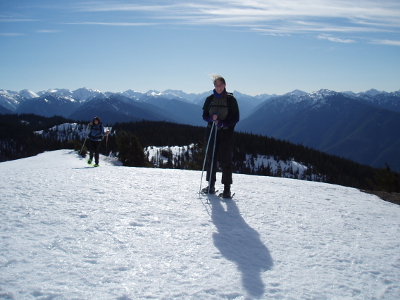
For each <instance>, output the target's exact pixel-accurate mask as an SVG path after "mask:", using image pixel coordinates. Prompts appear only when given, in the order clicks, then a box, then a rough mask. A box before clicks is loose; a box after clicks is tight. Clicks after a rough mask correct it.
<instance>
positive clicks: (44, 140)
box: [0, 114, 377, 189]
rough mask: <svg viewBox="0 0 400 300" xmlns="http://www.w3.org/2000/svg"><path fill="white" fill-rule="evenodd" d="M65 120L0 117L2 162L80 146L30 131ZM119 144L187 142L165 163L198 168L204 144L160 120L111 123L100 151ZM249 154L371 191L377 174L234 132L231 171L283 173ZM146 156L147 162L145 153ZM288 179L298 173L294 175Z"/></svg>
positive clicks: (199, 132)
mask: <svg viewBox="0 0 400 300" xmlns="http://www.w3.org/2000/svg"><path fill="white" fill-rule="evenodd" d="M68 122H73V121H71V120H66V119H64V118H62V117H52V118H45V117H39V116H35V115H23V114H22V115H16V114H15V115H2V116H1V121H0V143H1V149H2V151H1V156H0V160H1V161H6V160H11V159H17V158H22V157H27V156H31V155H36V154H38V153H40V152H43V151H49V150H56V149H63V148H71V149H73V148H79V147H81V146H82V143H83V139H82V138H80V137H79V135H78V134H76V138H75V139H76V140H78V141H75V142H72V141H66V140H64V141H61V140H59V139H57V138H55V137H56V136H57V135H56V134H54V133H53V135H51V136H52V138H50V137H48V136H49V135H43V136H42V135H38V134H34V133H33V132H34V131H36V130H43V129H48V128H51V127H52V126H55V125H58V124H62V123H68ZM104 125H107V124H104ZM133 139H134V140H133ZM121 143H122V144H124V149H125V150H123V151H127V152H128V154H129V151H130V150H129V148H127V147H126V144H128V143H131V144H132V143H133V144H135V147H136V148H134V149H138V147H137V146H139V148H140V149H141V150H142V149H143V148H145V147H149V146H185V145H191V144H193V145H194V146H193V147H192V149H191V153H182V156H186V157H187V159H181V160H180V161H179V163H173V162H171V163H170V164H166V165H164V166H163V167H170V168H185V169H195V170H201V169H202V163H203V157H204V149H205V143H206V141H205V127H201V126H190V125H182V124H176V123H169V122H161V121H160V122H159V121H140V122H130V123H117V124H114V125H113V130H112V133H111V134H110V136H109V138H108V141H107V145H105V142H104V143H103V146H102V152H103V154H107V155H109V154H110V153H113V154H117V153H119V152H120V151H121V148H122V146H121V145H122V144H121ZM132 147H133V146H132ZM132 149H133V148H132ZM141 150H134V151H141ZM249 155H251V156H252V157H254V158H256V156H257V155H264V156H268V157H272V158H274V159H275V160H276V161H290V160H294V161H296V162H298V163H301V164H303V165H305V166H306V167H307V175H309V176H310V177H305V178H299V179H308V178H312V175H315V176H317V178H319V179H318V180H320V181H324V182H328V183H333V184H340V185H345V186H352V187H357V188H362V189H371V188H372V186H371V183H372V182H374V177H375V175H376V174H377V169H374V168H372V167H369V166H364V165H360V164H358V163H355V162H353V161H350V160H347V159H343V158H340V157H337V156H333V155H328V154H325V153H323V152H320V151H316V150H314V149H310V148H308V147H305V146H302V145H295V144H292V143H289V142H287V141H282V140H277V139H274V138H269V137H266V136H261V135H255V134H247V133H240V132H236V133H235V142H234V153H233V163H234V169H235V170H234V171H235V172H237V173H242V174H256V175H268V176H281V174H280V173H279V172H278V173H277V172H274V173H272V172H271V169H270V168H269V167H268V166H262V167H261V168H260V167H259V168H255V167H252V166H251V165H248V164H245V163H244V161H245V160H246V157H248V156H249ZM189 156H190V158H189ZM139 157H144V156H139ZM144 159H145V160H146V157H144ZM137 166H139V165H137ZM140 166H151V165H150V163H149V162H148V161H147V163H146V162H143V164H141V165H140ZM292 178H297V177H296V176H293V177H292ZM367 179H368V180H369V182H368V181H367Z"/></svg>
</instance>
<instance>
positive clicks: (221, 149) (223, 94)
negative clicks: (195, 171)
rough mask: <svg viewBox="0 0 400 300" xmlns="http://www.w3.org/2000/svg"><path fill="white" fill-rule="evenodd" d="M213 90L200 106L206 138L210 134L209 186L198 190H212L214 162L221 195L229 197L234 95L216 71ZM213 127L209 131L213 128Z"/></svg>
mask: <svg viewBox="0 0 400 300" xmlns="http://www.w3.org/2000/svg"><path fill="white" fill-rule="evenodd" d="M213 77H214V87H215V89H214V91H213V94H212V95H210V96H208V97H207V99H206V101H205V102H204V106H203V120H204V121H206V122H208V126H207V140H208V138H209V136H210V133H211V134H212V136H211V138H210V144H209V148H208V153H207V181H208V184H209V186H208V187H206V188H204V189H203V190H202V191H203V192H205V193H208V192H210V193H212V194H214V193H215V181H216V170H217V162H219V164H220V167H221V169H222V179H221V183H222V184H223V185H224V192H223V193H222V194H221V196H222V197H223V198H231V184H232V150H233V132H234V129H235V126H236V123H237V122H239V119H240V117H239V106H238V104H237V101H236V99H235V97H233V95H232V94H231V93H227V91H226V83H225V79H224V78H223V77H221V76H219V75H214V76H213ZM213 122H214V127H215V128H214V130H213V131H212V132H211V129H212V128H213ZM215 134H216V135H217V139H216V144H215V152H214V163H213V168H212V170H210V169H211V161H212V156H213V150H214V138H215Z"/></svg>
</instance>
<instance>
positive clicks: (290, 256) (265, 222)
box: [0, 150, 400, 300]
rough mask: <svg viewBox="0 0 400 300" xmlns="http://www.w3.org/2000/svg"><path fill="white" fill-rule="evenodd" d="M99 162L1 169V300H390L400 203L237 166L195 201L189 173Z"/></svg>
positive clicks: (70, 157) (39, 160)
mask: <svg viewBox="0 0 400 300" xmlns="http://www.w3.org/2000/svg"><path fill="white" fill-rule="evenodd" d="M100 164H101V167H100V168H92V167H88V166H87V165H86V163H85V160H84V159H83V158H80V157H79V156H78V155H77V154H76V153H74V152H72V151H70V150H59V151H54V152H47V153H43V154H40V155H38V156H35V157H30V158H25V159H20V160H15V161H8V162H3V163H0V210H1V212H2V213H1V216H0V233H1V243H0V253H1V254H0V299H37V300H38V299H118V300H122V299H124V300H128V299H350V298H351V299H399V298H400V218H399V217H400V206H397V205H395V204H392V203H388V202H384V201H382V200H380V199H379V198H377V197H376V196H373V195H369V194H365V193H362V192H360V191H358V190H356V189H353V188H347V187H342V186H337V185H329V184H325V183H317V182H309V181H302V180H293V179H284V178H275V177H261V176H248V175H237V174H235V175H234V185H233V186H232V189H233V190H234V191H235V192H236V196H235V198H234V201H226V202H222V201H220V200H219V199H216V198H215V197H211V199H210V201H211V203H210V204H207V203H206V202H207V197H205V196H200V195H198V194H197V192H198V190H199V187H200V178H201V172H199V171H184V170H168V169H149V168H129V167H122V166H115V165H114V163H113V161H112V159H109V158H105V157H102V158H101V161H100ZM217 176H218V178H220V174H218V175H217ZM204 185H205V184H204V181H203V186H204ZM219 188H220V189H221V187H219Z"/></svg>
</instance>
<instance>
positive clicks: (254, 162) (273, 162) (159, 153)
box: [144, 144, 326, 182]
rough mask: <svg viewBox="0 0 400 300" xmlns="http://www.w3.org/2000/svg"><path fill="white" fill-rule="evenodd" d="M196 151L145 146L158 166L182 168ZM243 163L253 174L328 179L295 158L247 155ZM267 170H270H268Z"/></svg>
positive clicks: (148, 154) (181, 147)
mask: <svg viewBox="0 0 400 300" xmlns="http://www.w3.org/2000/svg"><path fill="white" fill-rule="evenodd" d="M195 151H196V150H195V145H194V144H191V145H188V146H173V147H169V146H164V147H155V146H151V147H146V148H144V153H145V155H146V157H147V158H148V160H149V162H151V163H152V164H153V166H154V167H156V168H160V167H166V166H169V167H171V168H180V167H181V166H182V164H183V163H184V162H187V161H189V160H190V157H192V156H193V155H194V154H195ZM243 164H244V165H245V169H247V170H248V173H251V174H257V173H259V172H260V174H268V175H269V176H275V177H284V178H293V179H302V180H311V181H321V182H323V181H325V180H326V178H325V176H323V175H316V174H312V172H309V170H310V168H309V167H307V166H305V165H303V164H301V163H298V162H296V161H294V160H289V161H283V160H279V159H275V158H273V157H271V156H267V155H257V156H254V155H246V160H245V161H243ZM266 170H268V171H267V172H266Z"/></svg>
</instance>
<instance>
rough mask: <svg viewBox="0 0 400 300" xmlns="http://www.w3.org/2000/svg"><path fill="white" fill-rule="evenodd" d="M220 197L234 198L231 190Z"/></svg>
mask: <svg viewBox="0 0 400 300" xmlns="http://www.w3.org/2000/svg"><path fill="white" fill-rule="evenodd" d="M220 197H222V198H229V199H231V198H232V195H231V192H230V191H224V192H223V193H222V194H221V195H220Z"/></svg>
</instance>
